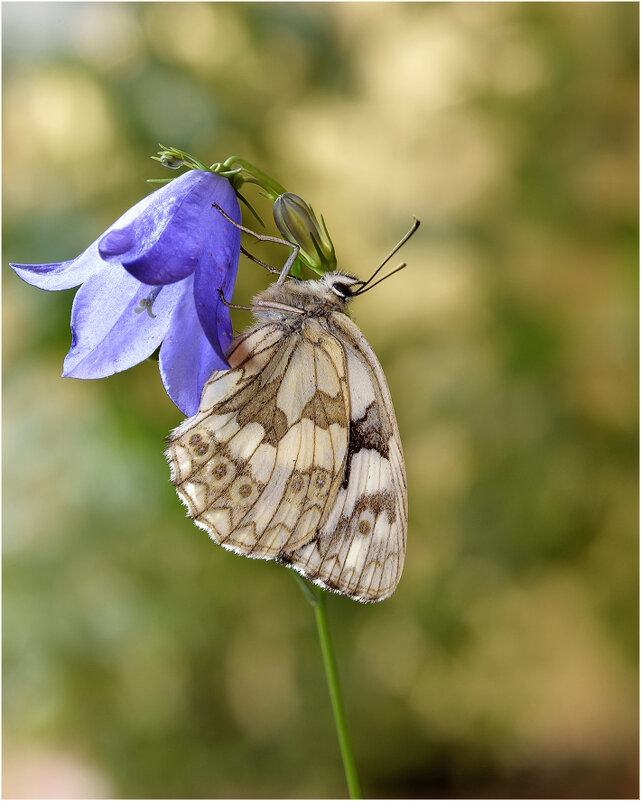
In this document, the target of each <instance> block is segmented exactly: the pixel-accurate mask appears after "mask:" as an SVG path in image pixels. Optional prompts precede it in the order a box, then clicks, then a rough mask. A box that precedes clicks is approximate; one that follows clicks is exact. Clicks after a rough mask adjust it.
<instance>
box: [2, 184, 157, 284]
mask: <svg viewBox="0 0 641 801" xmlns="http://www.w3.org/2000/svg"><path fill="white" fill-rule="evenodd" d="M154 194H155V193H154V192H152V193H151V194H149V195H147V197H145V198H143V199H142V200H141V201H140V202H138V203H136V205H135V206H133V207H132V208H130V209H127V211H126V212H125V213H124V214H123V215H122V216H121V217H119V218H118V219H117V220H116V222H115V223H113V224H112V225H110V226H109V228H108V229H107V231H106V232H105V233H104V234H101V235H100V237H98V239H96V241H95V242H92V244H91V245H89V247H88V248H87V249H86V250H85V251H84V252H83V253H81V254H80V256H78V257H76V258H75V259H71V260H70V261H61V262H58V263H52V264H12V265H11V267H13V269H14V270H15V271H16V273H17V274H18V275H19V276H20V278H22V280H23V281H26V282H27V283H28V284H31V285H32V286H37V287H39V288H40V289H47V290H59V289H70V288H71V287H73V286H78V285H79V284H82V283H84V282H85V281H86V280H87V279H89V278H91V276H92V275H95V274H96V273H97V272H98V271H99V270H101V269H103V268H104V266H105V263H104V261H103V260H102V258H101V257H100V253H99V252H98V243H99V242H100V241H101V239H102V238H103V237H105V236H108V235H109V232H110V231H111V230H112V229H115V228H121V227H122V226H123V225H127V224H128V223H129V222H131V220H132V219H134V218H135V217H136V216H138V215H139V214H140V213H141V212H144V211H145V209H146V208H147V207H148V206H149V205H151V204H152V203H153V196H154Z"/></svg>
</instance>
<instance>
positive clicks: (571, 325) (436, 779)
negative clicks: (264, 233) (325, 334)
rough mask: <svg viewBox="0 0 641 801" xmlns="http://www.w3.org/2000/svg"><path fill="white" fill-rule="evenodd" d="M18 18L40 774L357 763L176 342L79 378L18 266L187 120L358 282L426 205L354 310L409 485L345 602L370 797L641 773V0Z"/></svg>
mask: <svg viewBox="0 0 641 801" xmlns="http://www.w3.org/2000/svg"><path fill="white" fill-rule="evenodd" d="M2 16H3V20H2V21H3V84H4V93H3V146H4V153H3V156H4V160H3V168H4V188H3V200H4V203H3V212H4V259H3V271H4V283H3V300H4V335H3V346H4V471H3V477H4V528H3V533H4V538H3V539H4V572H3V576H4V581H3V583H4V609H3V611H4V627H3V634H4V648H3V659H4V704H3V712H4V737H3V746H4V765H3V768H4V771H3V773H4V796H5V797H15V798H37V797H40V798H51V797H85V798H94V797H128V798H154V797H158V798H193V797H204V798H219V797H229V798H234V797H240V798H253V797H264V798H270V797H283V798H296V797H299V798H309V797H340V796H343V795H344V794H345V792H346V791H345V785H344V778H343V775H342V770H341V765H340V758H339V754H338V749H337V744H336V739H335V734H334V730H333V725H332V718H331V711H330V706H329V701H328V698H327V693H326V688H325V678H324V674H323V672H322V667H321V659H320V652H319V647H318V642H317V639H316V634H315V629H314V621H313V616H312V612H311V610H310V608H309V607H308V606H307V604H306V602H305V600H304V598H303V597H302V595H301V592H300V589H299V588H298V586H297V585H296V583H295V581H294V580H293V578H292V576H291V575H290V574H289V572H288V571H286V570H285V569H284V568H282V567H279V566H277V565H274V564H268V563H262V562H254V561H250V560H247V559H241V558H239V557H237V556H235V555H233V554H230V553H227V552H225V551H223V550H222V549H219V548H216V547H215V546H214V545H213V544H212V543H211V542H210V541H209V540H208V538H207V536H206V535H205V534H204V533H203V532H202V531H200V530H198V529H196V528H195V527H194V526H193V525H192V523H191V522H190V521H188V520H187V519H186V518H185V515H184V510H183V507H182V506H181V504H180V503H179V502H178V499H177V498H176V497H175V494H174V491H173V488H172V487H171V485H170V484H169V481H168V469H167V467H166V464H165V461H164V458H163V456H162V450H163V444H164V443H163V438H164V437H165V435H166V434H167V432H168V431H169V429H170V428H172V427H173V426H176V425H177V424H178V423H179V422H180V420H181V414H180V413H179V412H178V411H177V409H176V408H174V407H173V405H172V403H171V402H170V401H169V400H168V398H167V397H166V396H165V394H164V392H163V389H162V386H161V383H160V379H159V376H158V371H157V368H156V365H155V364H154V363H153V362H147V363H145V364H142V365H140V366H138V367H136V368H135V369H132V370H130V371H129V372H127V373H125V374H121V375H117V376H114V377H112V378H109V379H105V380H102V381H95V382H92V381H74V380H66V379H65V380H63V379H61V378H60V372H61V365H62V360H63V357H64V355H65V353H66V351H67V349H68V347H69V339H70V337H69V322H68V319H69V310H70V307H71V302H72V298H73V291H69V292H63V293H55V294H54V293H51V294H50V293H45V292H42V291H40V290H36V289H35V288H33V287H29V286H27V285H26V284H23V283H21V282H20V281H19V280H18V279H17V278H16V277H15V275H14V274H13V273H12V272H11V270H10V269H9V268H8V266H7V264H8V262H9V261H18V262H21V261H22V262H48V261H56V260H64V259H68V258H71V257H73V256H75V255H76V254H78V253H80V252H81V251H82V250H83V249H84V248H85V247H86V246H87V245H88V244H89V243H90V242H91V241H93V240H94V239H95V238H96V237H97V236H98V235H99V234H100V233H101V232H102V231H103V230H104V229H105V228H106V227H107V226H108V225H109V224H110V223H111V222H113V220H115V219H116V217H118V216H119V215H120V214H121V213H122V212H123V211H124V210H125V209H126V208H128V207H129V206H130V205H132V204H133V203H134V202H136V201H137V200H139V199H140V198H141V197H142V196H143V195H144V194H145V193H146V192H147V191H149V185H148V184H145V182H144V181H145V179H146V178H149V177H161V176H163V169H162V168H161V167H160V166H159V165H157V164H156V163H154V162H152V161H149V160H148V157H149V156H150V155H152V154H153V153H154V152H155V150H156V145H157V143H158V142H162V143H163V144H173V145H176V146H178V147H180V148H182V149H185V150H187V151H190V152H192V153H194V154H195V155H196V156H198V157H199V158H201V159H202V160H205V161H207V162H213V161H216V160H219V159H222V158H225V157H226V156H228V155H232V154H236V155H241V156H244V157H245V158H248V159H250V160H253V161H254V162H255V163H257V164H258V165H259V166H261V167H262V168H263V169H264V170H265V171H267V172H268V173H270V174H271V175H273V176H274V177H275V178H276V179H277V180H278V181H280V182H281V183H283V184H284V185H285V186H286V187H287V188H288V189H290V190H291V191H295V192H298V193H299V194H302V195H303V196H304V197H305V198H307V200H308V201H309V202H311V203H312V204H313V205H314V207H315V208H316V210H317V211H318V212H321V213H322V214H323V215H324V216H325V219H326V221H327V224H328V226H329V229H330V231H331V233H332V236H333V238H334V241H335V244H336V247H337V251H338V255H339V260H340V264H341V265H342V266H343V267H344V268H346V269H348V270H350V271H354V272H356V273H357V274H359V275H360V276H366V275H368V274H369V273H370V272H371V271H372V270H373V269H374V268H375V267H376V266H377V264H378V263H379V261H380V260H381V258H382V256H384V255H385V253H386V252H387V251H388V250H389V249H390V248H391V246H392V245H393V244H394V243H395V242H396V241H397V240H398V239H399V238H400V236H401V235H402V234H403V233H404V232H405V230H406V229H407V227H408V225H409V222H410V220H411V215H412V214H415V215H417V216H418V217H420V218H421V219H422V221H423V225H422V228H421V229H420V231H419V233H418V234H417V235H416V236H415V237H414V239H413V241H412V242H411V243H409V244H408V245H407V246H406V247H405V249H404V251H403V253H402V254H399V260H400V259H401V258H402V259H403V260H406V261H407V262H408V263H409V267H408V268H407V269H406V270H405V271H404V272H402V273H400V274H399V275H398V276H395V277H394V278H393V279H391V280H390V281H388V282H386V283H385V284H383V285H381V286H380V287H379V288H378V289H377V290H375V291H373V292H371V293H370V294H368V295H366V296H364V297H363V298H362V299H360V300H359V301H358V303H357V304H355V308H354V317H355V319H356V321H357V322H358V323H359V325H360V326H361V328H362V329H363V331H364V332H365V334H366V336H367V337H368V338H369V340H370V342H371V343H372V345H373V346H374V349H375V350H376V351H377V353H378V355H379V357H380V360H381V362H382V363H383V366H384V369H385V371H386V374H387V376H388V379H389V384H390V388H391V392H392V395H393V398H394V402H395V406H396V411H397V415H398V422H399V426H400V431H401V435H402V439H403V443H404V448H405V453H406V459H407V468H408V478H409V498H410V529H409V547H408V558H407V564H406V568H405V574H404V577H403V580H402V582H401V584H400V587H399V590H398V592H397V593H396V595H395V596H394V597H393V599H391V600H389V601H386V602H384V603H382V604H380V605H376V606H361V605H358V604H356V603H353V602H350V601H349V600H347V599H345V598H341V597H332V598H330V599H329V614H330V620H331V625H332V631H333V636H334V640H335V644H336V647H337V651H338V659H339V663H340V672H341V678H342V682H343V688H344V692H345V697H346V706H347V714H348V718H349V724H350V727H351V731H352V736H353V741H354V748H355V752H356V758H357V762H358V765H359V768H360V772H361V779H362V783H363V788H364V791H365V793H366V795H368V796H370V797H380V798H385V797H470V796H472V797H505V796H511V797H546V796H553V797H577V796H581V797H588V798H595V797H634V796H637V792H638V789H637V765H638V759H637V753H638V750H637V749H638V743H637V715H638V694H637V633H638V620H637V610H638V606H637V573H638V551H637V523H638V507H637V479H638V476H637V465H638V461H637V456H638V450H637V403H638V397H637V386H638V384H637V346H638V335H637V322H638V319H637V313H638V310H637V298H638V290H637V262H638V230H637V223H638V206H637V196H638V195H637V193H638V170H639V167H638V149H637V148H638V130H637V129H638V77H637V70H638V66H637V65H638V6H637V4H633V3H545V4H538V3H522V4H521V3H516V4H515V3H496V4H485V3H479V4H476V3H472V4H466V3H452V4H450V3H426V4H423V3H416V4H404V3H398V4H397V3H389V4H388V3H376V4H374V3H372V4H370V3H330V4H306V3H305V4H298V3H286V4H279V3H259V4H252V3H240V4H227V3H213V4H209V3H180V4H174V3H154V2H151V3H140V4H138V3H104V4H103V3H43V4H40V3H23V2H14V3H4V4H3V6H2ZM250 195H251V192H250ZM251 197H252V199H253V200H254V201H255V202H256V203H257V205H258V206H259V208H261V209H263V210H264V209H265V206H264V205H261V199H260V198H259V197H258V195H257V194H254V195H251ZM245 221H246V223H249V224H251V218H249V216H247V217H246V218H245ZM254 252H256V253H258V254H259V255H262V256H263V258H267V259H269V260H270V261H271V263H273V264H281V263H282V260H283V253H282V250H280V249H279V248H276V249H274V248H273V247H272V249H271V250H270V249H269V248H264V249H262V250H261V249H255V250H254ZM267 280H268V277H267V276H266V274H265V273H264V272H263V271H262V270H260V269H259V268H257V267H255V266H254V265H252V264H251V263H249V262H244V263H243V265H241V270H240V277H239V280H238V284H237V289H236V294H235V300H236V302H238V303H243V302H245V303H246V302H247V299H248V298H250V297H251V295H252V293H254V292H256V291H258V290H259V289H260V288H262V287H264V286H265V285H266V282H267ZM248 322H249V318H248V315H247V314H246V313H243V312H238V313H237V316H236V318H235V325H236V327H237V329H241V328H242V327H244V326H245V325H247V323H248Z"/></svg>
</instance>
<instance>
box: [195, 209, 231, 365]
mask: <svg viewBox="0 0 641 801" xmlns="http://www.w3.org/2000/svg"><path fill="white" fill-rule="evenodd" d="M219 205H221V204H219ZM221 207H222V208H225V207H224V206H222V205H221ZM236 207H237V208H236V209H234V212H235V213H234V214H232V213H231V212H230V211H229V210H228V209H227V208H225V211H226V212H227V213H228V214H229V216H230V217H231V218H232V219H233V220H235V221H236V222H240V208H238V203H236ZM210 215H211V219H210V220H204V222H205V223H206V230H207V234H208V235H207V239H206V241H205V243H204V244H205V246H204V247H203V249H202V251H201V253H200V258H199V260H198V266H197V267H196V275H195V279H194V297H195V300H196V311H197V313H198V319H199V320H200V324H201V326H202V327H203V330H204V332H205V334H206V335H207V339H209V342H210V343H211V346H212V347H213V349H214V350H215V351H216V353H217V354H218V355H219V356H220V357H221V358H225V354H226V353H227V349H228V348H229V346H230V344H231V341H232V338H233V334H232V327H231V317H230V315H229V309H228V307H227V306H225V304H224V303H223V302H222V300H221V297H220V291H219V290H221V289H222V290H223V294H224V296H225V300H226V301H227V302H228V303H229V302H230V301H231V297H232V294H233V291H234V283H235V282H236V273H237V271H238V255H239V252H240V231H239V230H238V228H235V227H234V226H233V225H232V224H231V223H230V222H229V220H226V219H225V218H224V217H223V216H222V214H221V213H220V212H219V211H218V210H217V209H215V208H211V209H210ZM221 220H222V223H223V225H224V227H225V231H224V235H223V233H222V232H221V231H220V226H221Z"/></svg>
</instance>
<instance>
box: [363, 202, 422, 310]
mask: <svg viewBox="0 0 641 801" xmlns="http://www.w3.org/2000/svg"><path fill="white" fill-rule="evenodd" d="M420 224H421V221H420V220H419V219H418V217H414V222H413V223H412V225H411V227H410V229H409V231H408V232H407V233H406V234H405V236H404V237H403V238H402V239H401V241H400V242H397V243H396V245H394V247H393V248H392V250H391V251H390V252H389V253H388V255H387V256H386V257H385V260H384V261H383V263H382V264H381V265H380V266H379V267H378V268H377V269H376V270H375V271H374V272H373V273H372V275H370V277H369V278H368V279H367V281H364V282H363V285H362V286H361V288H360V289H359V290H358V292H354V293H353V294H354V295H357V294H358V295H360V293H361V292H364V291H365V288H366V287H367V286H368V284H370V283H371V282H372V281H373V280H374V279H375V278H376V276H377V275H378V274H379V273H380V271H381V270H382V269H383V267H385V265H386V264H387V262H388V261H389V260H390V259H391V258H392V256H393V255H394V254H395V253H398V251H399V250H400V249H401V248H402V247H403V245H404V244H405V243H406V242H407V240H408V239H411V237H412V236H414V234H415V233H416V231H417V229H418V227H419V225H420ZM406 266H407V265H406V264H401V266H400V267H397V268H396V269H395V270H393V271H392V272H391V273H389V274H388V275H386V276H385V278H389V277H390V276H391V275H394V273H397V272H398V271H399V270H402V269H403V267H406ZM382 280H383V278H380V279H379V280H378V281H377V282H376V284H380V282H381V281H382ZM376 284H372V286H370V287H369V289H372V288H373V287H375V286H376Z"/></svg>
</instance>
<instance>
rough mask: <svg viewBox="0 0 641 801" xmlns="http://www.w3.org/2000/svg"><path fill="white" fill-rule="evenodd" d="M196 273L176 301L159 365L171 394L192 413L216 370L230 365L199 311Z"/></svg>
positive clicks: (186, 410) (164, 382)
mask: <svg viewBox="0 0 641 801" xmlns="http://www.w3.org/2000/svg"><path fill="white" fill-rule="evenodd" d="M193 281H194V279H193V277H190V278H187V279H186V280H185V285H186V286H187V287H188V289H187V291H186V292H185V294H184V296H183V298H182V300H181V302H180V303H179V304H177V305H176V308H175V309H174V313H173V315H172V318H171V323H170V326H169V330H168V331H167V333H166V334H165V338H164V339H163V343H162V346H161V348H160V359H159V368H160V375H161V377H162V382H163V384H164V386H165V389H166V390H167V394H168V395H169V397H170V398H171V399H172V401H173V402H174V403H175V404H176V406H177V407H178V408H179V409H180V411H181V412H183V414H185V415H187V416H188V417H191V416H192V415H194V414H196V412H197V411H198V406H199V405H200V396H201V395H202V391H203V387H204V385H205V382H206V381H207V379H208V378H209V376H210V375H211V374H212V372H213V371H214V370H225V369H227V368H228V367H229V363H228V362H227V360H226V359H221V357H220V356H219V355H218V354H217V353H216V352H215V351H214V349H213V348H212V346H211V345H210V343H209V340H208V339H207V337H206V336H205V333H204V331H203V329H202V327H201V325H200V320H199V319H198V315H197V314H196V306H195V303H194V295H193Z"/></svg>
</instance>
